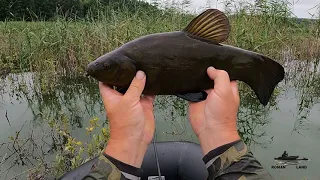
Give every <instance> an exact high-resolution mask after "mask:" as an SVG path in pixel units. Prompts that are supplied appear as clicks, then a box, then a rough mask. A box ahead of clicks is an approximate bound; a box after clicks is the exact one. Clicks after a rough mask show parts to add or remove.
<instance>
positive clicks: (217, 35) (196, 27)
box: [183, 9, 230, 43]
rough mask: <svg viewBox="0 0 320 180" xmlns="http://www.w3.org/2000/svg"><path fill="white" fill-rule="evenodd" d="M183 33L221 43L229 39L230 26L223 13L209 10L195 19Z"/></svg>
mask: <svg viewBox="0 0 320 180" xmlns="http://www.w3.org/2000/svg"><path fill="white" fill-rule="evenodd" d="M183 31H184V32H187V33H188V34H191V35H193V36H196V37H200V38H203V39H206V40H209V41H214V42H216V43H221V42H224V41H226V40H227V39H228V37H229V33H230V24H229V20H228V18H227V16H226V15H225V14H224V13H223V12H221V11H219V10H217V9H208V10H206V11H205V12H203V13H201V14H200V15H199V16H197V17H196V18H194V19H193V20H192V21H191V22H190V23H189V25H188V26H187V27H186V28H185V29H184V30H183Z"/></svg>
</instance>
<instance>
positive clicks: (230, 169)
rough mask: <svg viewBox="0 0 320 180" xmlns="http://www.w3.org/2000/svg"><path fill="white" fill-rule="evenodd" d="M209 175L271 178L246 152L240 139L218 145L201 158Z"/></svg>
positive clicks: (212, 176) (245, 147) (218, 177)
mask: <svg viewBox="0 0 320 180" xmlns="http://www.w3.org/2000/svg"><path fill="white" fill-rule="evenodd" d="M203 161H204V163H205V164H206V167H207V170H208V173H209V176H208V180H213V179H217V180H218V179H219V180H224V179H228V180H229V179H230V180H233V179H241V178H242V179H273V178H272V177H271V175H270V174H269V173H268V172H267V171H266V170H265V169H264V168H263V167H262V165H261V164H260V163H259V161H258V160H257V159H256V158H254V157H253V155H252V153H250V152H248V149H247V146H246V145H245V143H244V142H243V141H242V140H239V141H235V142H232V143H229V144H226V145H223V146H220V147H218V148H216V149H214V150H212V151H210V152H209V153H208V154H206V155H205V156H204V158H203Z"/></svg>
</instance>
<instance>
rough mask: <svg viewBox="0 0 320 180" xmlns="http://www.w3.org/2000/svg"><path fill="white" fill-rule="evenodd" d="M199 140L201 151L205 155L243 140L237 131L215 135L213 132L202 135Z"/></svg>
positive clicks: (217, 132)
mask: <svg viewBox="0 0 320 180" xmlns="http://www.w3.org/2000/svg"><path fill="white" fill-rule="evenodd" d="M213 132H214V131H213ZM198 138H199V141H200V145H201V149H202V152H203V154H204V155H206V154H208V152H210V151H212V150H214V149H216V148H218V147H220V146H223V145H225V144H229V143H231V142H235V141H238V140H240V139H241V138H240V136H239V134H238V131H237V130H234V131H215V132H214V133H212V132H211V133H210V132H209V133H200V134H199V136H198Z"/></svg>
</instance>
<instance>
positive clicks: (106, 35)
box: [0, 1, 319, 75]
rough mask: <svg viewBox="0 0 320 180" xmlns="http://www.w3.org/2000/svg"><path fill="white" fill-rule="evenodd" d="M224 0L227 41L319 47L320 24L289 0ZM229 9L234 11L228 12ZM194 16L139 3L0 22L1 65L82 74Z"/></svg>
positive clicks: (262, 47)
mask: <svg viewBox="0 0 320 180" xmlns="http://www.w3.org/2000/svg"><path fill="white" fill-rule="evenodd" d="M225 3H226V7H227V8H226V9H227V10H226V13H227V14H228V16H229V18H230V23H231V26H232V31H231V35H230V37H229V39H228V41H227V42H226V43H227V44H230V45H234V46H238V47H240V48H244V49H248V50H253V51H257V52H261V53H264V54H266V55H269V56H271V57H274V58H280V56H281V54H282V50H284V49H290V48H294V49H295V50H296V51H294V52H295V54H300V55H301V54H308V53H303V52H305V48H306V47H305V44H312V47H319V38H314V35H315V34H316V33H318V32H319V26H318V24H319V23H318V22H317V21H310V20H305V21H302V22H300V21H299V20H298V19H292V18H289V16H290V15H291V12H290V11H289V8H288V4H285V3H284V2H281V3H280V2H278V3H277V2H273V3H265V4H264V5H263V6H262V5H257V4H246V5H242V6H239V5H237V4H239V3H235V2H232V1H231V2H228V1H226V2H225ZM228 8H229V9H234V10H233V11H232V12H228ZM92 16H93V15H92ZM195 16H196V15H195V14H190V13H185V12H184V11H181V10H177V9H173V8H170V7H168V8H165V9H162V10H159V11H154V10H146V9H143V8H137V9H136V10H135V12H134V13H132V10H129V9H126V8H122V9H120V10H114V9H111V8H110V9H107V7H105V8H104V10H103V11H102V10H101V11H100V12H95V15H94V18H93V17H91V16H90V13H89V15H88V16H87V17H86V18H83V19H80V20H79V19H70V18H64V17H63V16H57V17H56V18H55V19H54V20H53V21H46V22H45V21H37V22H26V21H5V22H0V70H2V72H27V71H32V72H46V73H50V74H63V75H81V74H83V73H84V71H85V67H86V65H87V64H88V63H89V62H90V61H92V60H94V59H95V58H97V57H99V56H100V55H102V54H104V53H106V52H108V51H111V50H113V49H115V48H117V47H119V46H121V45H122V44H124V43H126V42H128V41H130V40H133V39H135V38H138V37H140V36H143V35H146V34H150V33H157V32H166V31H175V30H181V29H183V28H184V27H185V26H186V25H187V24H188V22H190V20H191V19H192V18H193V17H195ZM318 37H319V36H318ZM314 44H316V46H314ZM301 46H303V47H301ZM312 47H310V48H311V49H310V51H314V49H313V50H312ZM315 52H316V51H315ZM309 54H310V53H309ZM303 58H309V57H303Z"/></svg>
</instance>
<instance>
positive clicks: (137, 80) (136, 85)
mask: <svg viewBox="0 0 320 180" xmlns="http://www.w3.org/2000/svg"><path fill="white" fill-rule="evenodd" d="M145 84H146V74H145V73H144V72H143V71H138V72H137V74H136V76H135V77H134V78H133V80H132V82H131V84H130V86H129V88H128V90H127V92H126V94H125V95H124V97H126V98H127V99H129V100H130V101H139V100H140V96H141V94H142V92H143V90H144V87H145Z"/></svg>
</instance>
